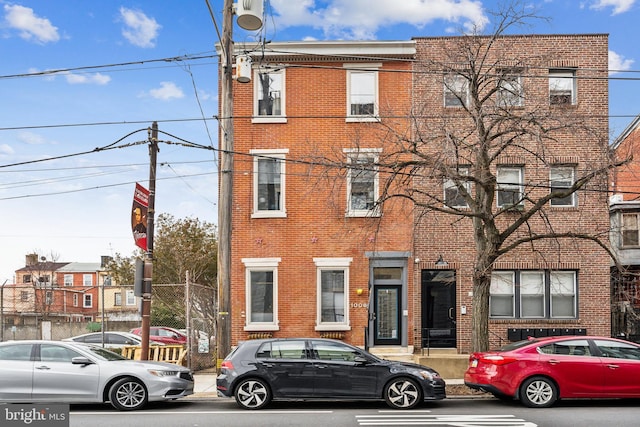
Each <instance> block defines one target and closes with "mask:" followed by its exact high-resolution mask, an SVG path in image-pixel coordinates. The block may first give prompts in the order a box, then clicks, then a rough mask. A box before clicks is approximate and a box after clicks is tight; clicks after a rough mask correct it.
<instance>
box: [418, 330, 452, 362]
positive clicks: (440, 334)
mask: <svg viewBox="0 0 640 427" xmlns="http://www.w3.org/2000/svg"><path fill="white" fill-rule="evenodd" d="M456 337H457V329H456V328H423V329H422V354H424V350H425V349H426V350H427V356H428V355H429V352H430V350H431V347H432V346H433V345H434V344H437V348H455V347H456V339H457V338H456Z"/></svg>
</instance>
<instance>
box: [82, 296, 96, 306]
mask: <svg viewBox="0 0 640 427" xmlns="http://www.w3.org/2000/svg"><path fill="white" fill-rule="evenodd" d="M82 300H83V302H82V306H83V307H84V308H91V307H93V295H91V294H84V298H83V299H82Z"/></svg>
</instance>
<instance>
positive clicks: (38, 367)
mask: <svg viewBox="0 0 640 427" xmlns="http://www.w3.org/2000/svg"><path fill="white" fill-rule="evenodd" d="M36 369H39V370H41V371H48V370H50V369H51V368H50V367H48V366H46V365H44V366H36Z"/></svg>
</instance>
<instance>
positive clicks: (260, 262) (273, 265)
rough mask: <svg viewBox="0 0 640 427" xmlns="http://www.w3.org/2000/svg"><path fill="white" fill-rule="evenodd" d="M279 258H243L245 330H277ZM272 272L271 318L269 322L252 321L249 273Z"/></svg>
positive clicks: (278, 323) (278, 327) (278, 328)
mask: <svg viewBox="0 0 640 427" xmlns="http://www.w3.org/2000/svg"><path fill="white" fill-rule="evenodd" d="M280 261H281V258H243V259H242V263H243V264H244V267H245V304H246V305H245V326H244V330H245V331H278V330H280V326H279V325H280V322H279V320H278V265H279V264H280ZM266 271H271V272H272V273H273V284H272V286H273V288H272V292H273V319H272V320H271V321H270V322H254V321H252V320H251V317H252V312H251V273H252V272H266Z"/></svg>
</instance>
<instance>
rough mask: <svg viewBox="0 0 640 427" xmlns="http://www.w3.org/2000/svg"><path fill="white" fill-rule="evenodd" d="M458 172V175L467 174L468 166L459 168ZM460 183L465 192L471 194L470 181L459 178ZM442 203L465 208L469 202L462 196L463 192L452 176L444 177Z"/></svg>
mask: <svg viewBox="0 0 640 427" xmlns="http://www.w3.org/2000/svg"><path fill="white" fill-rule="evenodd" d="M458 174H459V175H460V176H462V177H463V176H465V175H468V174H469V168H466V167H464V168H459V170H458ZM458 181H459V183H460V185H461V186H462V187H463V188H464V190H465V191H466V192H467V194H471V182H469V181H466V180H464V181H462V180H459V179H458ZM443 187H444V204H445V205H447V206H449V207H451V208H467V207H469V204H468V203H467V200H466V199H465V198H464V194H463V193H462V192H461V191H460V189H459V188H458V184H457V183H456V180H454V179H452V178H445V179H444V184H443Z"/></svg>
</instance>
